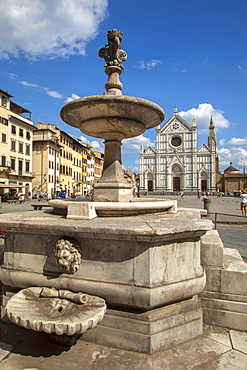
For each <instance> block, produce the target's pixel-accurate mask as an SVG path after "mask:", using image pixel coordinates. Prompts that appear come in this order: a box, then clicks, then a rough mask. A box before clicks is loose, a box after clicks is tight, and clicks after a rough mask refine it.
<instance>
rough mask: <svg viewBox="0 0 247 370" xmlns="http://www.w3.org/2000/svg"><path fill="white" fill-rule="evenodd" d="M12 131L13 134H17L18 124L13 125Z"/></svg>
mask: <svg viewBox="0 0 247 370" xmlns="http://www.w3.org/2000/svg"><path fill="white" fill-rule="evenodd" d="M11 132H12V134H16V126H14V125H12V127H11Z"/></svg>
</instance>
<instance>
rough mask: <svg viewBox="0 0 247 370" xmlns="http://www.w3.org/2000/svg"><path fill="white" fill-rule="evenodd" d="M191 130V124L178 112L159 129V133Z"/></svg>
mask: <svg viewBox="0 0 247 370" xmlns="http://www.w3.org/2000/svg"><path fill="white" fill-rule="evenodd" d="M188 130H189V131H191V125H190V124H189V123H188V122H186V121H185V120H184V119H183V118H182V117H180V116H179V115H178V114H174V115H173V116H172V117H171V118H170V119H169V120H168V121H167V122H166V123H165V124H164V125H163V126H162V127H161V129H160V134H162V133H167V132H174V133H175V132H183V131H188Z"/></svg>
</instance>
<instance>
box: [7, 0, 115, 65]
mask: <svg viewBox="0 0 247 370" xmlns="http://www.w3.org/2000/svg"><path fill="white" fill-rule="evenodd" d="M107 5H108V1H107V0H73V1H71V0H52V1H51V0H21V1H20V0H11V1H8V2H7V3H6V2H4V1H1V2H0V33H1V45H0V58H3V59H9V58H10V57H11V56H14V57H19V56H20V55H23V56H25V57H26V58H30V59H39V58H56V57H65V56H68V55H73V54H81V55H85V50H86V44H87V42H88V41H90V40H92V39H93V38H94V37H95V36H96V35H97V32H98V28H99V25H100V22H102V21H103V19H104V18H105V17H106V15H107Z"/></svg>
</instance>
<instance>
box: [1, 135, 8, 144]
mask: <svg viewBox="0 0 247 370" xmlns="http://www.w3.org/2000/svg"><path fill="white" fill-rule="evenodd" d="M2 142H3V143H7V135H6V134H4V133H2Z"/></svg>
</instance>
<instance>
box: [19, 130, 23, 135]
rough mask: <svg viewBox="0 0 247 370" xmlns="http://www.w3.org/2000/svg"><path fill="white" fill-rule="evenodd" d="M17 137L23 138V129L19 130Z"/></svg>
mask: <svg viewBox="0 0 247 370" xmlns="http://www.w3.org/2000/svg"><path fill="white" fill-rule="evenodd" d="M19 136H21V137H23V128H19Z"/></svg>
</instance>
